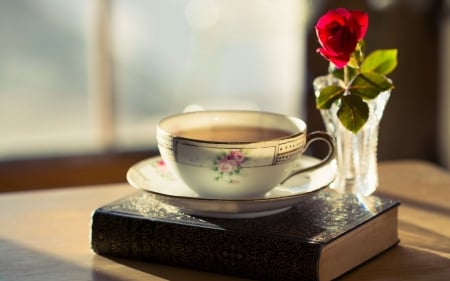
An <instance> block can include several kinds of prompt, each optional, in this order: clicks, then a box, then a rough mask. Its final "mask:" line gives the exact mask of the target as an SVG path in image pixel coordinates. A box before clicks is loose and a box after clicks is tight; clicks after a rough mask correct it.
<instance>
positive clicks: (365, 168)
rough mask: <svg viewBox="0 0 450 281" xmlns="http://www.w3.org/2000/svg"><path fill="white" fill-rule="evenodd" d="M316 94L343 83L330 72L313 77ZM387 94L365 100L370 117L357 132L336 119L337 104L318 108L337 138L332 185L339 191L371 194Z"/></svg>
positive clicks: (376, 179) (325, 122) (329, 130)
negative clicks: (323, 108) (329, 73)
mask: <svg viewBox="0 0 450 281" xmlns="http://www.w3.org/2000/svg"><path fill="white" fill-rule="evenodd" d="M313 83H314V84H313V85H314V90H315V95H316V97H317V96H318V95H319V93H320V90H321V89H322V88H324V87H326V86H330V85H339V83H342V82H341V81H340V80H338V79H336V78H335V77H333V76H331V75H326V76H320V77H317V78H316V79H314V82H313ZM389 97H390V90H388V91H384V92H382V93H380V94H379V95H378V96H377V97H376V98H375V99H373V100H369V101H367V103H368V105H369V119H368V120H367V122H366V123H365V124H364V126H363V127H362V128H361V129H360V131H359V132H358V133H356V134H354V133H353V132H351V131H350V130H348V129H346V128H345V127H344V126H343V125H342V124H341V122H340V121H339V119H338V116H337V111H338V109H339V105H338V104H336V103H335V104H333V105H332V106H331V108H330V109H326V110H321V115H322V118H323V121H324V124H325V127H326V129H327V131H328V132H329V133H330V134H332V135H333V136H334V137H335V138H336V160H337V167H338V173H337V176H336V180H335V181H334V182H333V183H332V184H331V188H333V189H335V190H336V191H338V192H341V193H344V192H350V193H355V194H360V195H364V196H367V195H370V194H372V193H373V192H374V191H375V190H376V188H377V186H378V171H377V146H378V129H379V123H380V120H381V118H382V117H383V111H384V108H385V106H386V103H387V101H388V100H389Z"/></svg>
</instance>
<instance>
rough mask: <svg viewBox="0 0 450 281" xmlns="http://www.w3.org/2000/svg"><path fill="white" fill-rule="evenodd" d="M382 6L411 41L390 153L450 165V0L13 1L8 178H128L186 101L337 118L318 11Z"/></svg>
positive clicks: (385, 35) (4, 24)
mask: <svg viewBox="0 0 450 281" xmlns="http://www.w3.org/2000/svg"><path fill="white" fill-rule="evenodd" d="M338 6H341V7H346V8H349V9H362V10H365V11H367V12H368V13H369V20H370V22H369V30H368V33H367V36H366V43H367V48H368V51H371V50H373V49H378V48H398V49H399V66H398V68H397V69H396V71H395V72H394V73H393V74H392V75H391V78H392V79H393V80H394V83H395V86H396V89H395V90H394V91H393V93H392V95H391V99H390V101H389V103H388V105H387V108H386V110H385V114H384V117H383V120H382V122H381V129H380V140H379V151H378V158H379V160H380V161H383V160H392V159H412V158H414V159H423V160H426V161H431V162H433V163H436V164H438V165H440V166H442V167H443V168H444V169H450V149H449V145H448V144H449V142H450V113H449V108H450V81H449V78H450V1H448V0H447V1H445V0H365V1H351V0H346V1H343V0H340V1H333V0H320V1H317V0H280V1H271V0H246V1H238V0H134V1H125V0H79V1H70V0H17V1H8V0H0V191H11V190H20V189H30V188H47V187H56V186H67V185H82V184H94V183H106V182H116V181H125V172H126V170H127V169H128V167H129V166H130V165H132V164H133V163H134V162H136V161H139V160H142V159H144V158H146V157H149V156H152V155H156V154H157V150H156V146H155V143H156V140H155V126H156V123H157V121H158V120H159V119H161V118H162V117H164V116H166V115H169V114H174V113H178V112H181V111H183V110H185V109H186V108H188V109H189V108H198V107H203V108H244V109H260V110H267V111H273V112H280V113H285V114H291V115H296V116H299V117H301V118H304V119H305V120H306V121H307V123H308V125H309V129H310V130H317V129H323V128H324V127H323V124H322V120H321V117H320V114H319V112H318V110H316V109H315V104H314V103H315V100H314V93H313V90H312V80H313V79H314V77H316V76H319V75H323V74H325V73H326V72H327V67H328V64H327V62H326V61H325V60H324V59H323V58H322V57H320V56H319V55H318V54H317V53H316V52H315V50H316V48H317V47H318V43H317V40H316V37H315V33H314V24H315V22H316V21H317V19H318V17H319V16H320V15H321V14H322V13H323V12H325V11H326V10H328V9H330V8H336V7H338Z"/></svg>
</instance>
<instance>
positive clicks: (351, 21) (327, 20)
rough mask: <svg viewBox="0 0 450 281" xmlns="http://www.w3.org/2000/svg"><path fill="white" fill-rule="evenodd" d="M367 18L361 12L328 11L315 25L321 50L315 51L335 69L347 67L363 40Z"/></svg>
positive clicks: (339, 9)
mask: <svg viewBox="0 0 450 281" xmlns="http://www.w3.org/2000/svg"><path fill="white" fill-rule="evenodd" d="M368 24H369V16H368V15H367V13H365V12H362V11H349V10H347V9H344V8H338V9H336V10H331V11H328V12H327V13H326V14H324V15H323V16H322V17H321V18H320V19H319V20H318V21H317V24H316V34H317V38H318V39H319V43H320V45H321V46H322V48H318V49H317V51H318V52H319V53H320V54H321V55H322V56H323V57H325V58H326V59H327V60H329V61H330V62H332V63H333V64H334V65H335V66H336V67H337V68H342V67H344V66H346V65H347V63H348V61H349V60H350V56H351V54H352V53H353V52H354V51H355V49H356V45H357V44H358V42H359V41H360V40H362V39H363V38H364V36H365V35H366V31H367V26H368Z"/></svg>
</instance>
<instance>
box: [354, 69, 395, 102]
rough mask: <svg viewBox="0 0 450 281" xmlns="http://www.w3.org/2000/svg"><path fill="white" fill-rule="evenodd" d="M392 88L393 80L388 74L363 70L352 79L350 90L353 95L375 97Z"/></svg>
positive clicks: (366, 97) (367, 97)
mask: <svg viewBox="0 0 450 281" xmlns="http://www.w3.org/2000/svg"><path fill="white" fill-rule="evenodd" d="M392 88H393V85H392V82H391V81H390V80H389V79H388V78H387V77H386V76H384V75H382V74H379V73H376V72H362V73H360V74H359V75H358V76H356V78H355V79H354V80H353V81H352V83H351V85H350V87H349V91H350V93H351V94H353V95H358V96H361V97H363V98H365V99H373V98H376V97H377V96H378V95H379V94H380V93H381V92H383V91H386V90H389V89H392Z"/></svg>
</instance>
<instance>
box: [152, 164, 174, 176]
mask: <svg viewBox="0 0 450 281" xmlns="http://www.w3.org/2000/svg"><path fill="white" fill-rule="evenodd" d="M156 160H157V161H152V162H151V164H152V166H153V168H155V172H156V173H157V174H158V175H159V176H160V177H161V178H164V179H168V180H171V181H174V180H175V177H174V176H173V174H172V173H171V172H170V170H169V168H168V167H167V165H166V163H164V160H162V159H156Z"/></svg>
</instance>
